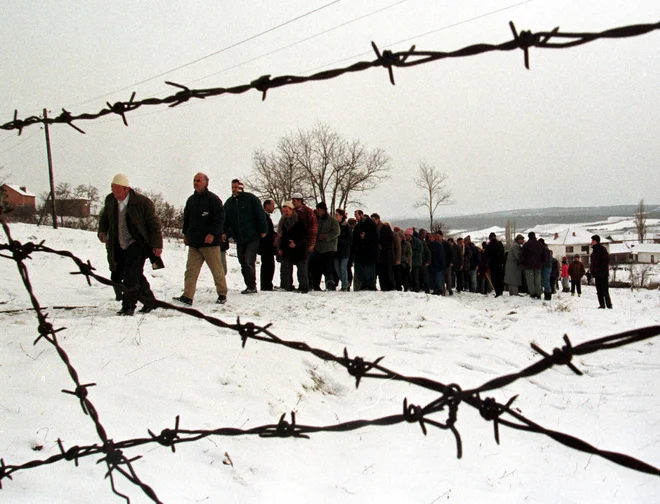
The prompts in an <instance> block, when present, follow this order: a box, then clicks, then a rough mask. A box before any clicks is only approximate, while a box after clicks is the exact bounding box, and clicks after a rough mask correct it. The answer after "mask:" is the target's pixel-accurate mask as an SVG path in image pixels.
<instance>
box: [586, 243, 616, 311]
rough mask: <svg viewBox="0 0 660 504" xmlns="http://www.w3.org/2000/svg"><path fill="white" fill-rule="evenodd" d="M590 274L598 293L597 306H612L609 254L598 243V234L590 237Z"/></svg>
mask: <svg viewBox="0 0 660 504" xmlns="http://www.w3.org/2000/svg"><path fill="white" fill-rule="evenodd" d="M591 250H592V252H591V267H590V268H589V271H591V275H592V276H593V278H594V282H595V283H596V294H597V295H598V305H599V306H598V308H605V306H607V307H608V308H610V309H611V308H612V300H611V299H610V287H609V277H610V254H609V253H608V252H607V249H606V248H605V246H604V245H603V244H602V243H600V236H598V235H593V236H592V237H591Z"/></svg>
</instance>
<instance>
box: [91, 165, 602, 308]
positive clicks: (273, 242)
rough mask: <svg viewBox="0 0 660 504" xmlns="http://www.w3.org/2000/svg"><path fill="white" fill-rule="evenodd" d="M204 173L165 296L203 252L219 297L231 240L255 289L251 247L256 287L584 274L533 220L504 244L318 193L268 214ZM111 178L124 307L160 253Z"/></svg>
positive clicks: (452, 285)
mask: <svg viewBox="0 0 660 504" xmlns="http://www.w3.org/2000/svg"><path fill="white" fill-rule="evenodd" d="M208 185H209V178H208V176H207V175H206V174H204V173H197V174H196V175H195V176H194V177H193V190H194V191H193V194H192V195H191V196H190V197H189V198H188V200H187V201H186V205H185V209H184V218H183V229H182V232H183V236H184V243H185V244H186V245H187V246H188V258H187V262H186V269H185V273H184V288H183V293H182V294H181V295H180V296H177V297H175V298H174V299H175V300H176V301H178V302H180V303H183V304H185V305H188V306H190V305H192V304H193V299H194V295H195V290H196V285H197V279H198V277H199V274H200V271H201V268H202V266H203V264H204V263H206V264H207V265H208V267H209V269H210V270H211V274H212V275H213V279H214V282H215V287H216V292H217V295H218V298H217V303H220V304H223V303H225V302H226V300H227V282H226V278H225V276H226V274H227V261H226V253H227V250H228V249H229V243H230V241H231V242H233V243H235V245H236V250H237V256H238V261H239V263H240V266H241V274H242V276H243V280H244V282H245V289H244V290H242V291H241V293H242V294H255V293H257V274H256V270H257V267H256V258H257V255H259V256H260V264H261V267H260V272H259V282H260V286H259V287H260V290H261V291H272V290H274V289H281V290H285V291H296V292H300V293H308V292H309V291H310V290H314V291H319V290H323V289H324V290H326V291H335V290H338V289H339V290H340V291H350V290H353V291H362V290H367V291H375V290H378V289H380V290H381V291H393V290H397V291H410V292H425V293H428V294H432V295H437V296H452V295H454V293H455V292H456V293H460V292H473V293H480V294H485V295H488V294H489V293H494V295H495V297H500V296H502V295H503V294H504V292H505V290H507V289H508V292H509V295H510V296H522V295H525V294H528V295H529V296H530V297H532V298H534V299H545V300H550V299H552V295H553V294H554V293H556V292H557V290H558V289H559V282H560V281H561V285H562V287H561V288H562V291H563V292H569V290H570V292H571V294H572V295H575V294H576V293H577V295H578V296H580V295H581V293H582V291H581V283H582V278H583V277H584V276H585V275H586V274H587V272H586V270H585V266H584V265H583V264H582V262H581V260H580V256H579V255H576V256H575V257H573V258H572V261H570V263H569V260H568V258H567V257H563V258H562V259H561V263H560V262H559V261H558V260H557V259H556V258H554V257H553V252H552V250H550V249H549V248H548V246H547V245H546V244H545V242H544V240H543V239H542V238H538V239H537V237H536V235H535V233H534V232H533V231H532V232H529V233H528V235H527V240H525V237H524V236H523V235H521V234H518V235H517V236H515V238H514V240H513V242H512V244H511V245H510V246H509V247H507V249H505V246H504V244H503V243H502V241H500V240H499V239H498V238H497V236H496V234H495V233H490V235H489V237H488V241H487V242H486V241H484V242H482V243H481V244H480V245H479V244H475V243H473V242H472V239H471V237H470V236H469V235H467V236H464V237H456V238H454V237H448V238H445V236H444V234H443V232H442V230H439V229H434V230H430V231H429V230H425V229H415V228H407V229H401V228H400V227H398V226H393V225H392V224H391V223H389V222H387V221H384V220H382V219H381V217H380V215H379V214H378V213H372V214H371V215H368V214H366V213H365V212H364V211H363V210H355V212H354V214H353V217H349V216H348V214H347V212H346V211H345V210H344V209H336V210H335V211H334V213H333V214H332V215H331V214H330V212H329V211H328V208H327V205H326V203H325V202H323V201H321V202H319V203H317V204H316V205H315V208H314V209H312V208H311V207H309V206H308V205H307V204H306V203H305V201H304V198H303V195H302V194H301V193H294V194H293V195H292V197H291V200H290V201H285V202H283V203H282V204H281V213H282V216H281V218H280V220H279V221H278V222H277V224H275V223H273V221H272V214H273V213H274V211H275V203H274V202H273V201H272V200H270V199H267V200H265V201H264V202H263V203H262V202H261V201H260V200H259V199H258V198H257V197H256V196H255V195H253V194H251V193H249V192H246V191H245V189H244V185H243V183H242V182H241V181H240V180H238V179H234V180H232V182H231V196H230V197H229V198H228V199H227V200H226V201H225V202H224V204H223V202H222V200H221V199H220V198H219V197H218V196H217V195H216V194H214V193H212V192H211V191H209V189H208ZM111 189H112V193H111V194H109V195H108V196H107V197H106V200H105V204H104V207H103V209H102V211H101V215H100V221H99V233H98V236H99V239H100V240H101V241H102V242H104V243H105V244H106V247H107V250H108V262H109V264H110V269H111V272H112V279H113V281H114V282H116V283H118V284H122V285H124V287H125V289H119V288H118V289H116V293H117V299H118V300H120V301H122V308H121V310H120V311H119V312H118V313H119V314H120V315H133V313H134V311H135V308H136V303H137V299H138V298H139V299H140V300H144V301H143V304H144V306H143V307H142V309H141V311H142V312H149V311H151V309H153V307H152V306H151V305H150V303H149V300H151V299H154V297H153V293H152V292H151V289H150V287H149V283H148V281H147V280H146V278H145V277H144V274H143V268H144V263H145V261H146V259H147V258H151V259H152V261H154V260H157V259H158V258H160V255H161V253H162V247H163V245H162V234H161V230H160V223H159V222H158V218H157V216H156V215H155V212H154V205H153V203H152V202H151V200H149V198H147V197H146V196H143V195H140V194H138V193H137V192H135V191H134V190H133V189H131V187H130V184H129V182H128V178H127V177H126V176H125V175H123V174H118V175H116V176H115V177H114V178H113V180H112V183H111ZM591 245H592V249H593V253H592V255H591V265H590V274H591V275H592V276H593V278H594V280H595V284H596V289H597V293H598V301H599V307H600V308H605V307H607V308H612V302H611V299H610V296H609V289H608V274H609V256H608V252H607V249H606V248H605V247H604V246H603V245H602V244H600V237H599V236H597V235H594V236H593V237H592V243H591ZM276 262H279V264H280V267H279V272H280V278H279V286H278V287H276V286H275V285H274V282H273V280H274V276H275V271H276V267H275V265H276ZM161 264H162V261H161ZM294 270H295V273H296V281H295V282H294V274H293V273H294ZM322 284H323V287H322ZM569 284H570V289H569Z"/></svg>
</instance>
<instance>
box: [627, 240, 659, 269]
mask: <svg viewBox="0 0 660 504" xmlns="http://www.w3.org/2000/svg"><path fill="white" fill-rule="evenodd" d="M630 252H631V253H632V255H633V260H634V261H635V262H638V263H645V264H655V263H658V262H660V243H638V244H636V245H631V246H630Z"/></svg>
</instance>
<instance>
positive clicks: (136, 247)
mask: <svg viewBox="0 0 660 504" xmlns="http://www.w3.org/2000/svg"><path fill="white" fill-rule="evenodd" d="M110 188H111V189H112V193H111V194H108V195H107V196H106V198H105V203H104V205H103V209H102V210H101V214H100V217H99V231H98V238H99V240H100V241H101V242H102V243H105V244H106V245H107V249H108V263H109V264H110V270H111V271H114V272H115V276H116V278H118V279H121V284H122V285H123V286H124V287H125V289H126V290H125V291H124V293H123V296H122V300H121V301H122V305H121V310H119V311H118V312H117V314H118V315H128V316H130V315H133V314H134V313H135V307H136V305H137V300H138V298H139V299H140V301H141V302H142V304H143V305H144V306H143V307H142V309H141V310H140V311H141V312H142V313H148V312H150V311H151V310H152V309H153V306H152V305H151V304H150V303H149V301H150V300H153V299H155V297H154V293H153V292H152V291H151V287H150V285H149V282H148V281H147V279H146V278H145V276H144V262H145V260H146V259H147V258H150V259H152V260H155V259H156V258H158V257H160V255H161V253H162V252H163V235H162V233H161V229H160V220H159V219H158V216H157V215H156V210H155V208H154V204H153V202H152V201H151V200H150V199H149V198H147V197H146V196H144V195H142V194H139V193H136V192H135V191H134V190H133V189H131V186H130V184H129V182H128V177H126V175H124V174H122V173H118V174H117V175H115V176H114V178H113V179H112V183H111V184H110Z"/></svg>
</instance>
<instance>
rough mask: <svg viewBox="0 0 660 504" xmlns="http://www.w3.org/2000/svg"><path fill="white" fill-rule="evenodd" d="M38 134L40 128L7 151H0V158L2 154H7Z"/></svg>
mask: <svg viewBox="0 0 660 504" xmlns="http://www.w3.org/2000/svg"><path fill="white" fill-rule="evenodd" d="M39 133H41V128H40V129H39V130H37V131H35V132H34V133H32V134H31V135H30V136H28V137H26V138H23V139H22V140H21V141H20V142H18V143H17V144H14V145H12V146H11V147H9V148H8V149H5V150H3V151H1V152H0V156H1V155H2V154H4V153H5V152H9V151H10V150H12V149H15V148H16V147H18V146H19V145H22V144H24V143H25V142H27V141H28V140H29V139H30V138H32V137H33V136H35V135H37V134H39ZM9 138H15V137H13V136H12V137H9ZM5 140H7V139H5ZM5 140H3V142H4V141H5Z"/></svg>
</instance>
